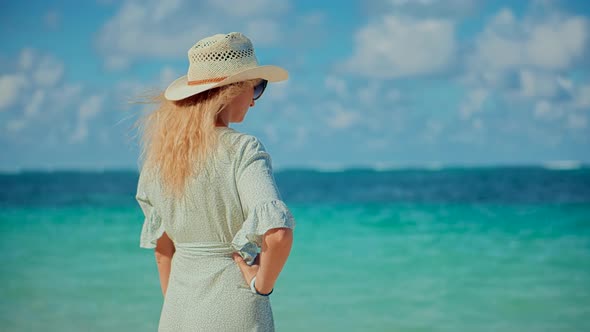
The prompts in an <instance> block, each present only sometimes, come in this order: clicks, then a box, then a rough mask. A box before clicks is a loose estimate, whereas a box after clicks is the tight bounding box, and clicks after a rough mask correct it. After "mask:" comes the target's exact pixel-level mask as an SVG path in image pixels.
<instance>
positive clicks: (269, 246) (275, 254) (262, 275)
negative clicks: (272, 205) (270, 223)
mask: <svg viewBox="0 0 590 332" xmlns="http://www.w3.org/2000/svg"><path fill="white" fill-rule="evenodd" d="M292 245H293V230H292V229H290V228H274V229H271V230H269V231H268V232H266V234H264V236H263V238H262V249H261V252H260V268H259V269H258V272H257V273H256V289H257V290H258V291H259V292H260V293H263V294H266V293H269V292H270V291H271V290H272V289H273V287H274V285H275V282H276V280H277V278H278V277H279V274H280V273H281V270H282V269H283V266H284V265H285V262H287V258H288V257H289V253H290V252H291V246H292Z"/></svg>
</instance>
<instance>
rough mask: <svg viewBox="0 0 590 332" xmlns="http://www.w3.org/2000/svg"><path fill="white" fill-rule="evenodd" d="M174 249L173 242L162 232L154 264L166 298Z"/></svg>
mask: <svg viewBox="0 0 590 332" xmlns="http://www.w3.org/2000/svg"><path fill="white" fill-rule="evenodd" d="M174 252H176V248H175V247H174V242H172V240H171V239H170V238H169V237H168V234H166V232H164V234H162V236H161V237H160V238H159V239H158V242H157V244H156V249H155V255H156V264H157V265H158V272H159V274H160V285H161V287H162V294H163V295H164V297H166V290H167V289H168V281H169V279H170V267H171V263H172V256H174Z"/></svg>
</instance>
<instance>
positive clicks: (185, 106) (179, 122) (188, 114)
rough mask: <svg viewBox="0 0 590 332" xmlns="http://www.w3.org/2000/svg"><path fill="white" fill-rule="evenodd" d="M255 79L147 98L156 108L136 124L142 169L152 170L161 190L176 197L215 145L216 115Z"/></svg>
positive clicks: (252, 83)
mask: <svg viewBox="0 0 590 332" xmlns="http://www.w3.org/2000/svg"><path fill="white" fill-rule="evenodd" d="M255 82H256V81H255V80H251V81H244V82H238V83H234V84H230V85H226V86H222V87H219V88H215V89H211V90H208V91H205V92H202V93H199V94H197V95H194V96H191V97H188V98H186V99H182V100H179V101H169V100H167V99H166V98H164V95H163V94H159V95H158V96H156V97H153V98H151V102H152V103H156V104H159V106H158V108H157V109H156V110H154V111H153V112H150V113H147V114H145V115H143V116H141V117H140V118H139V119H138V121H137V123H136V125H137V127H138V129H139V137H140V145H141V155H140V160H141V169H142V171H144V170H146V168H150V170H153V171H156V172H157V173H158V175H159V179H160V181H161V184H162V186H163V188H164V190H165V191H166V192H167V193H168V194H171V195H173V196H176V197H178V196H179V195H180V194H181V193H182V192H183V191H184V189H185V185H186V182H187V180H188V178H189V177H191V176H193V175H196V174H197V173H198V172H200V171H201V170H202V169H204V166H205V165H206V162H207V159H208V157H210V156H212V152H214V151H215V149H216V147H217V144H218V137H217V133H216V129H215V122H216V117H217V115H218V114H219V113H220V112H221V110H223V108H224V107H225V106H227V105H228V104H229V103H230V102H231V101H232V100H233V99H234V98H235V97H237V96H238V95H239V94H240V93H242V92H243V91H245V89H251V88H253V86H254V84H255Z"/></svg>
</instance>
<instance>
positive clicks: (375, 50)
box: [344, 15, 455, 78]
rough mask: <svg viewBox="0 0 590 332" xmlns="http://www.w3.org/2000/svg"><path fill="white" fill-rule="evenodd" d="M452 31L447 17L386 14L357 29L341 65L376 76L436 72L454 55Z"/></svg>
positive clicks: (400, 75) (361, 73)
mask: <svg viewBox="0 0 590 332" xmlns="http://www.w3.org/2000/svg"><path fill="white" fill-rule="evenodd" d="M454 33H455V27H454V23H453V22H452V21H451V20H447V19H422V20H420V19H415V18H411V17H402V16H395V15H389V16H385V17H383V18H382V19H380V20H378V21H376V22H372V23H369V24H368V25H367V26H365V27H363V28H361V29H360V30H359V31H357V32H356V34H355V50H354V53H353V55H352V57H351V58H350V59H348V60H347V61H346V62H345V64H344V67H345V69H346V70H347V71H349V72H353V73H355V74H358V75H360V76H368V77H376V78H397V77H403V76H413V75H421V74H429V73H435V72H439V71H442V70H444V69H446V68H447V67H448V66H449V64H450V63H451V61H452V59H453V56H454V54H455V36H454ZM433 54H435V55H436V56H434V57H433Z"/></svg>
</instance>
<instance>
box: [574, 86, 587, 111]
mask: <svg viewBox="0 0 590 332" xmlns="http://www.w3.org/2000/svg"><path fill="white" fill-rule="evenodd" d="M574 104H575V107H577V108H586V109H589V108H590V85H582V86H580V87H579V88H578V89H577V92H576V95H575V100H574Z"/></svg>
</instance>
